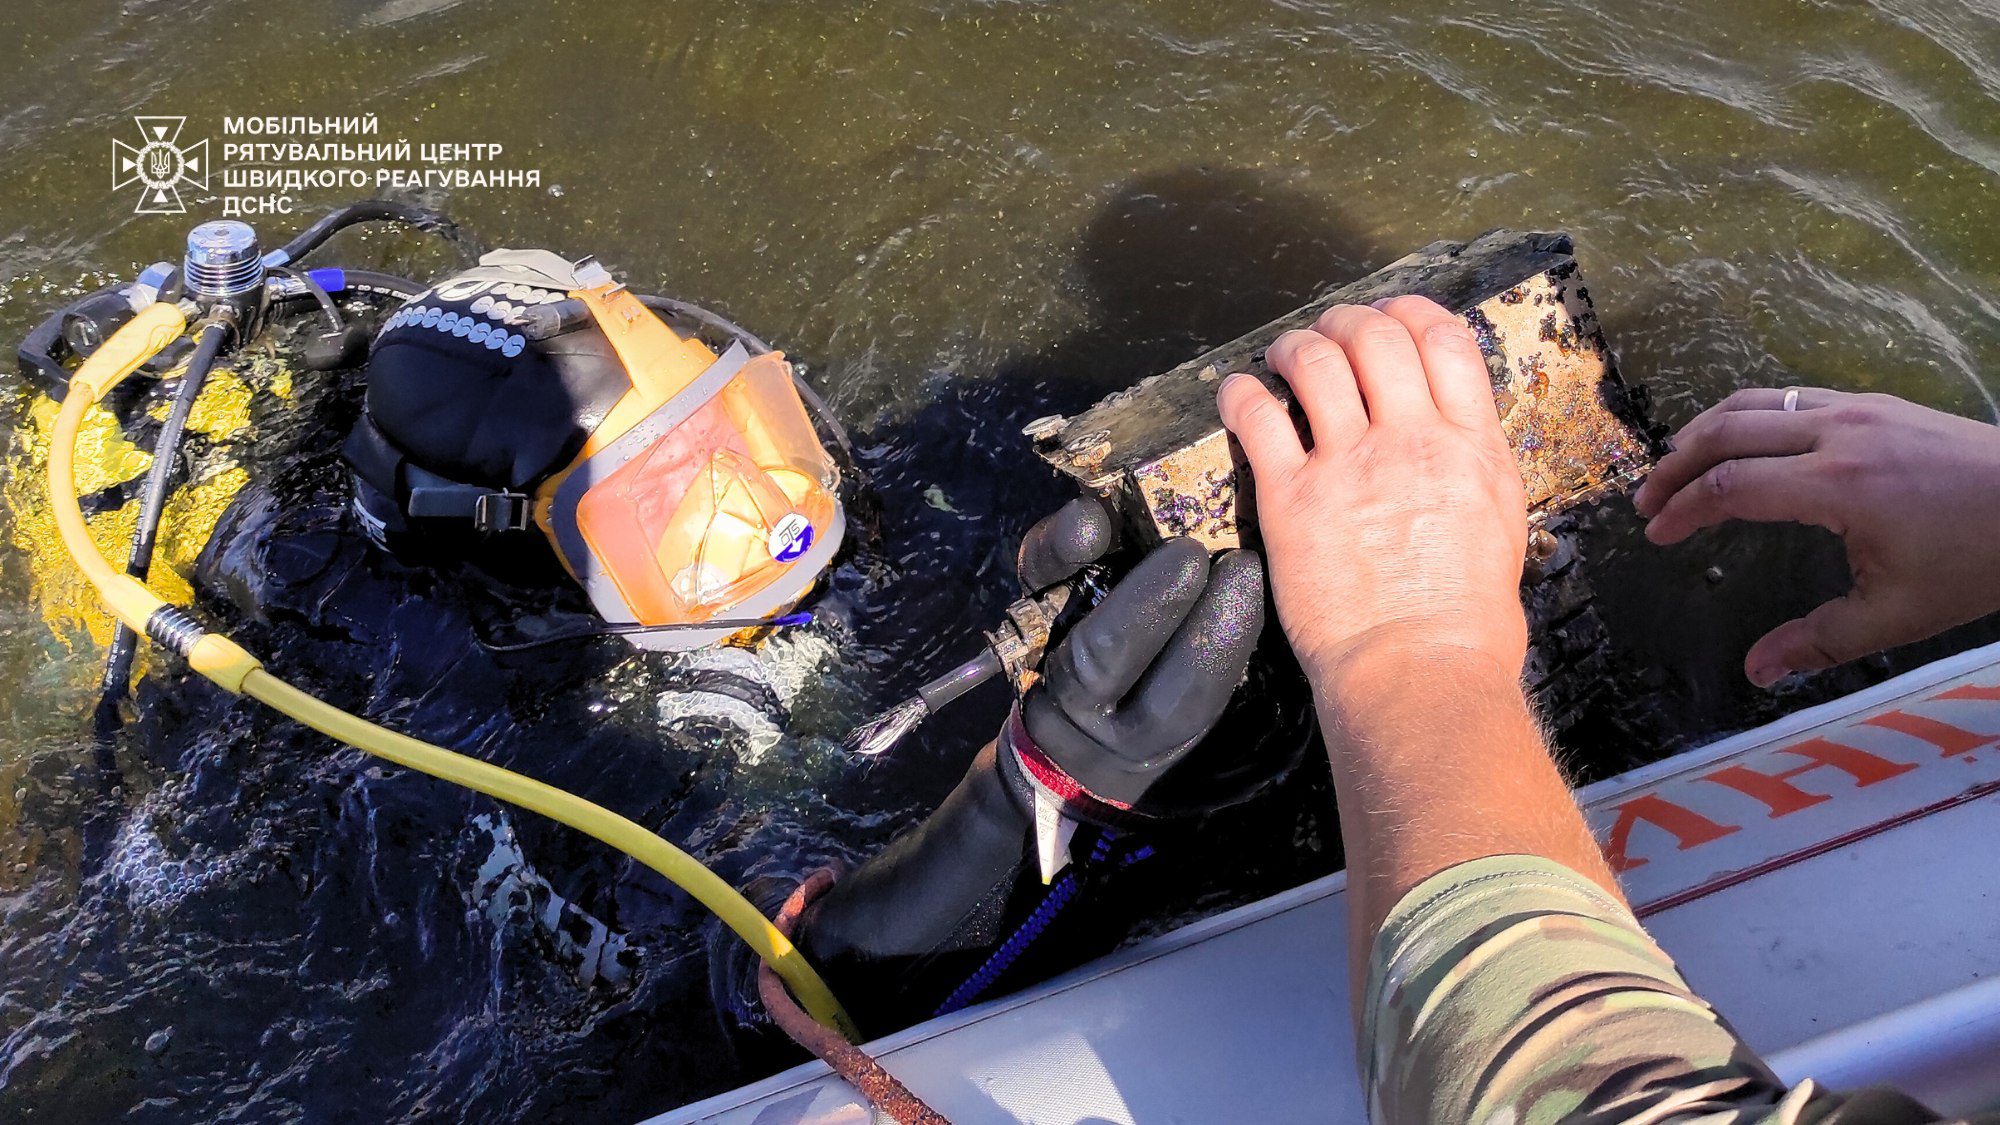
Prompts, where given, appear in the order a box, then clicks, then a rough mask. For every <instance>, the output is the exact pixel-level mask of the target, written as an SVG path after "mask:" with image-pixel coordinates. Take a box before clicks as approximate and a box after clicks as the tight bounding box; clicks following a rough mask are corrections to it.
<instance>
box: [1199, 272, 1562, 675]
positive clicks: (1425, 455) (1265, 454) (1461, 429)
mask: <svg viewBox="0 0 2000 1125" xmlns="http://www.w3.org/2000/svg"><path fill="white" fill-rule="evenodd" d="M1266 359H1267V361H1268V362H1269V363H1270V365H1271V367H1272V369H1273V370H1275V371H1277V372H1278V373H1279V374H1280V375H1282V376H1284V378H1285V381H1286V382H1287V383H1288V384H1290V386H1291V389H1292V394H1293V395H1294V397H1296V398H1297V399H1298V402H1299V405H1300V407H1301V409H1302V410H1303V411H1304V413H1305V416H1306V422H1307V425H1308V426H1309V427H1310V429H1311V435H1312V448H1311V451H1310V452H1308V451H1307V450H1306V448H1305V445H1304V444H1303V443H1302V442H1301V441H1300V438H1299V433H1298V430H1297V429H1296V428H1295V427H1294V426H1293V423H1292V420H1291V418H1290V417H1289V416H1288V414H1287V412H1286V410H1285V408H1284V407H1283V406H1282V405H1280V404H1279V402H1278V400H1277V399H1276V398H1274V397H1273V396H1272V394H1271V392H1270V391H1269V390H1268V389H1267V388H1265V387H1264V385H1263V384H1262V383H1260V382H1258V381H1257V380H1256V379H1255V378H1252V377H1249V376H1246V375H1238V376H1232V377H1230V378H1229V379H1227V380H1224V382H1223V385H1222V390H1221V392H1220V407H1221V411H1222V419H1223V423H1224V424H1225V425H1227V426H1228V427H1229V430H1230V432H1231V433H1232V434H1234V435H1235V436H1236V439H1237V441H1238V442H1240V443H1241V444H1242V446H1243V452H1244V453H1245V454H1246V455H1247V456H1248V458H1249V460H1250V467H1251V471H1252V474H1253V476H1254V477H1255V485H1256V495H1257V522H1258V526H1259V528H1260V530H1261V533H1262V535H1263V538H1264V547H1265V557H1266V558H1267V559H1268V560H1269V563H1270V569H1271V584H1272V589H1273V592H1274V594H1275V596H1276V599H1277V603H1278V617H1279V619H1280V621H1281V622H1282V623H1283V624H1284V628H1285V635H1286V637H1287V638H1288V639H1289V640H1290V641H1291V644H1292V648H1293V650H1294V651H1296V652H1297V653H1298V655H1299V659H1300V661H1301V662H1302V663H1303V664H1304V666H1305V668H1306V671H1307V672H1308V674H1310V675H1311V676H1312V677H1313V680H1314V683H1315V684H1317V685H1319V687H1320V688H1321V690H1322V691H1327V690H1329V689H1330V688H1331V687H1333V686H1335V684H1334V681H1337V680H1338V679H1339V677H1340V674H1341V671H1342V669H1343V667H1344V666H1346V665H1347V664H1348V663H1349V662H1350V661H1352V660H1353V659H1354V658H1355V657H1356V656H1357V655H1359V654H1360V653H1362V652H1363V651H1379V650H1381V649H1383V648H1387V649H1389V650H1391V651H1396V652H1408V653H1421V652H1427V651H1435V650H1438V649H1449V650H1453V651H1456V652H1461V653H1470V654H1474V655H1476V656H1479V657H1483V658H1485V659H1488V660H1490V661H1492V662H1493V663H1495V664H1497V665H1499V666H1500V668H1501V669H1503V670H1504V672H1505V674H1506V676H1507V677H1508V678H1510V679H1511V678H1513V677H1515V676H1518V675H1519V674H1520V670H1521V663H1522V661H1523V659H1524V658H1525V655H1526V652H1527V636H1528V633H1527V622H1526V620H1525V619H1524V617H1523V615H1522V612H1521V602H1520V590H1519V586H1520V580H1521V565H1522V558H1523V556H1524V555H1525V554H1526V550H1527V535H1528V526H1527V501H1526V498H1525V495H1524V493H1523V491H1522V487H1521V477H1520V472H1519V470H1518V469H1516V468H1515V465H1514V458H1513V454H1512V453H1511V452H1510V451H1509V449H1508V447H1507V440H1506V437H1505V436H1504V435H1503V434H1502V433H1501V430H1500V420H1499V414H1498V412H1497V411H1496V409H1495V408H1494V405H1493V392H1492V390H1491V385H1490V383H1489V381H1488V375H1487V371H1486V362H1485V360H1484V359H1483V358H1482V357H1481V355H1480V353H1479V347H1478V345H1477V344H1476V343H1475V342H1474V340H1473V337H1472V332H1471V330H1470V329H1468V328H1467V327H1466V325H1465V322H1464V321H1463V320H1461V319H1459V318H1458V317H1456V316H1453V315H1452V314H1451V313H1449V312H1447V311H1445V310H1444V308H1442V307H1441V306H1439V305H1438V304H1436V303H1435V302H1432V301H1429V300H1427V299H1425V298H1422V297H1397V298H1395V299H1393V300H1390V301H1387V302H1383V303H1381V304H1380V306H1379V309H1378V308H1364V307H1361V306H1358V305H1340V306H1336V307H1335V308H1332V309H1329V310H1328V311H1327V312H1326V314H1325V315H1323V316H1321V317H1320V319H1319V321H1318V323H1317V324H1315V325H1314V326H1313V328H1312V330H1311V331H1296V332H1287V333H1285V334H1284V335H1283V336H1280V337H1279V338H1278V339H1277V340H1276V341H1275V342H1274V343H1272V345H1271V347H1270V349H1269V351H1268V352H1267V353H1266Z"/></svg>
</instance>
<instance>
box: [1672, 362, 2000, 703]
mask: <svg viewBox="0 0 2000 1125" xmlns="http://www.w3.org/2000/svg"><path fill="white" fill-rule="evenodd" d="M1788 393H1789V392H1787V391H1783V390H1779V389H1776V388H1755V389H1750V390H1742V391H1738V392H1736V393H1735V394H1733V395H1731V396H1729V398H1728V399H1726V400H1724V401H1723V402H1722V403H1720V404H1718V405H1716V406H1713V407H1710V408H1709V409H1708V410H1707V411H1705V412H1703V413H1702V415H1701V416H1700V417H1698V418H1696V419H1695V420H1694V421H1692V422H1690V423H1688V425H1687V428H1686V429H1684V430H1682V431H1681V432H1680V433H1679V434H1678V435H1677V436H1676V437H1675V450H1674V452H1673V453H1671V454H1669V455H1668V456H1667V457H1665V458H1664V459H1662V460H1661V461H1660V464H1659V467H1658V468H1656V469H1654V470H1653V475H1652V477H1651V478H1650V479H1648V480H1647V481H1646V483H1645V485H1644V486H1643V487H1641V488H1640V490H1639V492H1638V494H1637V495H1636V496H1635V497H1634V498H1633V499H1634V502H1635V503H1636V504H1637V505H1638V508H1639V514H1640V515H1642V516H1645V517H1647V519H1648V520H1649V521H1650V522H1649V523H1648V524H1647V526H1646V537H1647V538H1648V539H1651V540H1652V541H1653V542H1655V543H1660V544H1668V543H1678V542H1680V541H1681V540H1683V539H1686V538H1687V537H1688V536H1689V535H1692V534H1693V533H1694V532H1696V531H1698V530H1700V529H1702V528H1704V527H1709V526H1712V525H1714V524H1718V523H1721V522H1723V521H1725V520H1731V519H1743V520H1758V521H1788V522H1793V523H1808V524H1816V525H1818V526H1820V527H1824V528H1826V529H1828V530H1830V531H1832V532H1833V533H1834V534H1836V535H1838V536H1840V537H1841V539H1842V540H1843V541H1844V542H1845V543H1846V545H1847V564H1848V569H1849V571H1851V572H1852V574H1853V576H1854V588H1853V589H1852V590H1851V591H1849V592H1848V594H1847V595H1846V596H1845V597H1840V598H1835V599H1834V600H1832V601H1830V602H1827V603H1826V604H1825V605H1822V606H1820V607H1819V608H1818V609H1815V610H1814V611H1812V612H1811V613H1809V614H1807V615H1806V616H1804V617H1801V618H1799V619H1797V620H1795V621H1788V622H1786V623H1785V624H1783V625H1780V626H1778V627H1777V628H1776V629H1773V630H1771V631H1770V632H1769V633H1766V634H1765V635H1764V637H1763V639H1762V640H1759V641H1758V642H1757V643H1756V644H1755V645H1752V646H1751V648H1750V652H1749V655H1747V656H1746V657H1745V658H1744V661H1743V667H1744V671H1745V672H1746V673H1747V674H1748V675H1749V677H1750V680H1751V682H1753V683H1755V684H1757V685H1758V686H1759V687H1769V686H1770V685H1771V684H1772V683H1774V682H1776V681H1777V680H1778V679H1779V678H1780V677H1781V676H1784V675H1786V674H1787V673H1790V672H1807V671H1816V670H1818V669H1821V668H1830V667H1832V666H1833V665H1835V664H1841V663H1845V662H1846V661H1849V660H1854V659H1857V658H1859V657H1862V656H1866V655H1868V654H1869V653H1872V652H1878V651H1880V650H1882V649H1885V648H1890V647H1892V646H1895V645H1900V644H1906V643H1908V642H1911V641H1918V640H1922V639H1923V638H1925V637H1928V636H1931V635H1933V634H1935V633H1938V632H1941V631H1942V630H1945V629H1948V628H1950V627H1951V626H1953V625H1961V624H1964V623H1965V622H1967V621H1971V620H1974V619H1975V618H1979V617H1983V616H1985V615H1986V614H1988V613H1991V612H1993V611H1994V610H1996V609H2000V429H1996V428H1995V427H1993V426H1989V425H1987V424H1985V423H1983V422H1975V421H1973V420H1971V419H1969V418H1960V417H1958V416H1956V415H1952V414H1945V413H1942V412H1940V411H1936V410H1931V409H1929V408H1927V407H1922V406H1917V405H1915V404H1914V403H1909V402H1904V401H1903V400H1902V399H1899V398H1893V397H1890V396H1888V395H1877V394H1846V393H1843V392H1840V391H1830V390H1823V389H1820V388H1817V387H1805V388H1800V389H1799V390H1798V395H1797V399H1796V402H1795V407H1796V409H1795V410H1792V411H1786V410H1785V409H1784V400H1785V396H1786V395H1787V394H1788Z"/></svg>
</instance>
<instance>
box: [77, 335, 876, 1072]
mask: <svg viewBox="0 0 2000 1125" xmlns="http://www.w3.org/2000/svg"><path fill="white" fill-rule="evenodd" d="M185 328H186V320H185V318H184V317H182V316H181V314H180V311H179V310H178V309H177V308H175V307H174V306H173V305H170V304H155V305H152V306H150V307H149V308H147V309H146V310H145V311H144V312H141V313H140V314H139V315H138V316H137V317H135V318H133V320H132V321H131V322H129V323H128V324H126V325H125V327H123V328H121V329H119V330H118V332H117V333H116V334H114V335H113V336H112V337H111V339H109V340H106V341H105V342H104V346H103V347H101V348H99V349H98V350H97V352H96V353H95V354H94V355H92V356H91V357H90V360H89V361H88V362H86V363H85V364H84V365H83V366H82V367H81V368H80V369H78V371H77V373H76V374H75V375H74V376H73V377H72V378H71V380H70V386H69V393H68V394H67V395H66V396H65V398H64V399H63V405H62V413H61V414H59V415H58V416H57V418H56V424H55V430H54V433H53V436H52V438H51V442H50V446H49V468H48V485H49V506H50V508H51V509H52V511H53V512H54V514H55V522H56V530H57V532H58V533H59V534H60V535H61V536H62V541H63V546H64V548H65V549H66V550H68V551H69V553H70V556H71V557H72V558H73V559H75V560H76V565H77V567H78V568H79V569H80V570H82V571H83V574H84V577H85V578H87V579H89V580H90V583H91V585H93V586H95V587H96V588H97V592H98V594H99V596H101V597H102V598H103V599H104V603H105V605H106V606H107V607H109V608H110V610H111V612H112V613H113V614H114V615H116V616H117V617H118V619H119V620H121V621H123V622H124V623H125V624H127V625H129V626H131V627H132V629H133V630H134V631H135V632H138V633H141V634H144V633H145V632H146V622H147V620H148V619H149V618H151V617H152V616H153V614H154V613H155V612H157V611H158V610H159V609H160V608H161V607H163V606H165V605H167V602H166V601H165V600H164V599H162V598H161V597H160V596H159V595H158V594H155V593H154V592H153V591H152V590H151V589H149V588H148V587H147V586H146V585H145V583H143V582H140V581H139V580H138V579H136V578H133V577H132V576H131V575H129V574H126V573H124V572H123V571H121V570H119V569H117V568H116V567H113V566H112V565H111V563H110V562H109V561H107V560H106V559H105V558H104V556H103V555H102V554H101V553H99V551H98V549H97V544H96V543H95V542H93V541H92V540H91V538H90V529H89V528H88V526H87V525H86V524H85V523H84V519H83V510H82V508H81V507H80V506H79V505H78V503H77V496H76V439H77V432H78V430H79V428H80V427H81V425H82V423H83V416H84V412H85V411H87V410H89V409H90V408H91V407H92V406H94V405H96V403H97V402H98V400H100V399H102V398H103V397H104V395H105V394H106V393H107V392H109V391H110V390H111V388H112V387H114V386H117V385H118V382H119V380H121V379H124V378H125V377H126V376H127V375H130V374H131V373H132V372H134V371H136V370H138V368H139V365H140V364H142V363H144V362H146V360H148V359H150V358H152V357H153V355H155V354H156V353H158V352H159V350H160V349H161V348H164V347H166V346H167V345H168V344H170V343H172V342H173V341H174V340H175V339H177V338H178V337H179V336H180V334H181V332H182V331H183V330H184V329H185ZM188 665H189V667H190V668H192V669H193V670H194V671H195V672H197V673H199V674H200V675H202V676H205V677H207V678H208V679H210V680H213V681H215V682H216V683H217V684H219V685H221V686H222V687H223V688H225V689H227V690H229V691H231V692H234V693H238V694H241V695H247V696H249V697H250V698H252V699H255V700H258V701H260V702H262V703H264V704H267V705H268V706H270V707H272V708H273V709H275V710H277V711H279V712H280V713H282V714H284V715H286V716H288V717H290V718H292V719H296V720H297V721H299V722H300V723H303V724H305V725H306V726H308V727H311V728H312V729H314V730H316V731H319V732H320V733H321V734H325V735H328V736H330V737H332V738H335V739H338V740H339V741H341V742H345V743H347V744H348V745H349V746H353V747H355V748H356V749H359V750H363V751H366V752H367V753H370V754H373V755H375V756H376V757H379V758H383V759H386V760H388V761H391V762H394V763H396V764H397V765H399V766H404V767H407V768H409V769H413V770H416V771H418V772H419V773H427V774H429V775H431V776H432V777H436V778H440V779H442V780H445V781H449V782H453V783H455V784H458V785H463V786H465V787H466V788H467V789H473V790H476V791H478V792H480V793H484V794H486V795H487V796H489V797H495V798H498V799H499V800H502V801H506V802H508V803H510V804H514V805H518V806H520V807H521V808H524V809H527V810H529V811H531V812H538V813H541V814H542V815H543V816H546V817H549V818H550V819H552V820H557V821H560V822H561V823H563V824H567V825H569V826H570V827H571V828H574V829H576V830H577V831H579V832H582V833H585V834H586V835H589V836H593V837H595V838H597V839H599V840H602V841H603V842H604V843H606V844H609V845H611V846H612V847H614V848H617V849H618V850H619V851H621V852H624V853H625V854H626V855H629V856H631V857H632V858H633V859H636V860H638V861H639V862H640V863H643V864H645V865H646V866H647V867H650V868H652V869H653V870H654V871H657V872H659V873H660V874H661V875H662V876H663V877H665V878H666V879H667V880H668V881H669V882H671V883H673V884H674V885H675V886H677V887H680V888H681V889H682V890H684V891H686V892H687V893H688V894H690V895H693V896H694V898H695V900H696V901H698V902H700V903H701V904H702V905H703V906H705V907H707V908H708V909H709V910H710V911H711V912H712V913H714V914H715V916H716V917H718V918H720V919H722V921H723V924H724V925H726V926H728V927H729V928H730V929H731V930H734V931H735V932H736V934H737V935H738V936H739V937H741V938H742V939H743V940H744V941H746V942H748V943H749V944H750V948H751V949H753V950H755V951H756V953H757V955H758V956H759V957H762V958H763V959H764V960H765V961H767V962H769V963H770V965H771V967H772V969H774V970H776V971H777V974H778V976H780V977H781V978H783V979H784V981H785V984H786V985H787V986H788V987H790V989H791V991H792V995H794V996H796V997H797V998H798V1000H799V1004H800V1006H802V1007H804V1008H805V1010H806V1011H808V1012H810V1013H812V1016H813V1018H814V1019H816V1020H818V1021H819V1022H820V1023H822V1024H824V1025H826V1026H827V1027H830V1028H833V1029H834V1030H836V1031H838V1032H840V1033H841V1034H842V1035H844V1036H846V1037H847V1038H848V1039H850V1040H852V1039H856V1038H858V1033H857V1032H856V1030H855V1028H854V1025H853V1023H852V1021H850V1020H849V1019H848V1017H847V1013H846V1012H845V1011H844V1010H843V1009H842V1008H841V1006H840V1002H839V1001H838V1000H836V999H834V996H833V993H832V991H831V990H829V989H828V988H827V986H826V982H825V981H823V980H821V979H820V976H819V974H818V973H817V972H815V971H814V970H813V967H812V965H811V964H810V963H808V962H807V961H806V959H805V955H804V954H802V953H800V952H799V950H798V947H796V946H794V945H793V944H792V943H791V940H790V939H789V938H787V937H785V935H784V934H782V933H779V932H778V929H777V927H775V926H773V925H772V924H771V921H770V919H768V918H766V917H764V915H763V914H762V913H760V912H759V911H758V909H757V908H756V907H755V906H753V905H751V903H750V901H749V900H748V899H745V898H744V897H743V896H742V895H740V894H738V893H737V892H736V889H735V888H733V887H731V886H730V885H729V884H728V883H725V882H723V881H722V879H721V878H720V877H719V876H717V875H716V874H715V873H714V872H713V871H710V870H709V869H708V868H706V867H703V866H702V865H701V863H700V861H698V860H696V859H695V858H694V857H693V856H691V855H689V854H687V853H686V852H684V851H682V850H681V849H679V848H677V847H675V846H674V845H672V844H670V843H668V842H667V841H666V840H664V839H661V838H660V837H659V836H658V835H657V834H655V833H652V832H649V831H647V830H646V829H645V828H644V827H642V826H640V825H639V824H638V823H637V822H635V821H632V820H630V819H628V818H626V817H623V816H620V815H618V814H617V813H615V812H612V811H611V810H610V809H607V808H605V807H603V806H602V805H598V804H594V803H592V802H590V801H586V800H584V799H583V798H582V797H579V796H577V795H576V794H574V793H569V792H565V791H563V790H561V789H557V788H556V787H555V786H553V785H547V784H544V783H543V782H540V781H536V780H535V779H533V778H531V777H524V776H522V775H520V774H518V773H515V772H513V771H512V770H507V769H502V768H500V767H499V766H496V765H493V764H492V763H490V762H482V761H480V760H479V759H477V758H470V757H467V756H465V755H464V754H459V753H456V752H454V751H451V750H446V749H445V748H443V747H441V746H433V745H432V744H430V743H428V742H423V741H421V740H418V739H415V738H411V737H410V736H408V735H404V734H397V733H396V732H394V731H391V730H388V729H386V728H384V727H380V726H377V725H375V724H374V723H371V722H369V721H368V720H366V719H363V718H360V717H359V716H356V715H350V714H348V713H347V712H345V711H342V710H340V709H339V708H338V707H334V706H332V705H330V704H328V703H326V702H324V701H322V700H319V699H315V698H314V697H312V696H310V695H308V694H306V693H305V692H302V691H300V690H299V689H298V688H295V687H293V686H292V685H290V684H288V683H286V682H285V681H283V680H281V679H279V678H277V677H276V676H273V675H271V674H270V673H269V672H266V671H264V669H263V666H262V665H260V664H259V663H258V662H257V659H256V658H255V657H253V656H251V655H250V654H249V653H248V652H245V651H244V650H243V648H242V647H241V646H239V645H237V644H236V643H235V642H234V641H231V640H229V639H228V638H227V637H222V636H218V635H215V634H213V633H210V634H205V635H203V636H202V637H201V639H200V640H198V641H196V642H195V645H194V648H193V651H191V652H190V653H189V654H188Z"/></svg>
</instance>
